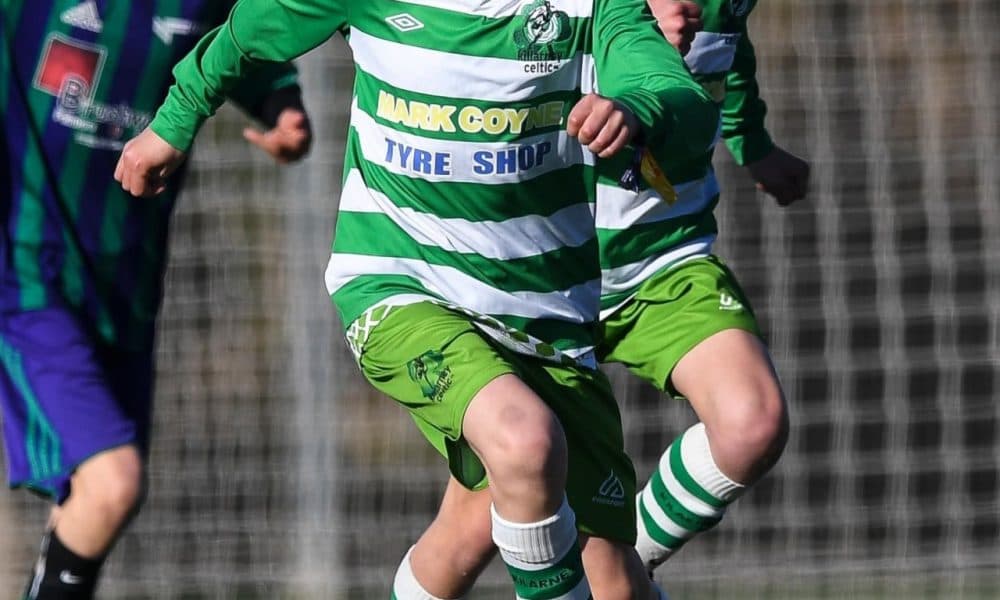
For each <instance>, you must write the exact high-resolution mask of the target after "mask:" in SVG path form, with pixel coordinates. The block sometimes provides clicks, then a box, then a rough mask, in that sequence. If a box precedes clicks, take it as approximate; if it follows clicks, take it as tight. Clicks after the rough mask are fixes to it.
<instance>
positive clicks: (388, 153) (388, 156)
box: [385, 138, 396, 163]
mask: <svg viewBox="0 0 1000 600" xmlns="http://www.w3.org/2000/svg"><path fill="white" fill-rule="evenodd" d="M395 145H396V142H394V141H392V140H390V139H389V138H385V162H387V163H391V162H392V148H393V147H394V146H395Z"/></svg>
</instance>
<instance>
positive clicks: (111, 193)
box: [99, 0, 182, 345]
mask: <svg viewBox="0 0 1000 600" xmlns="http://www.w3.org/2000/svg"><path fill="white" fill-rule="evenodd" d="M181 8H182V2H181V0H157V4H156V14H158V15H176V14H181ZM157 41H158V40H151V42H150V47H149V50H148V51H147V55H146V66H145V67H143V70H142V82H141V83H140V84H139V87H138V89H137V92H136V96H135V100H134V101H133V105H134V106H152V105H154V102H155V100H156V95H157V93H158V92H159V90H158V87H159V85H158V84H159V82H160V81H161V80H162V74H161V73H158V72H157V71H156V70H155V69H154V68H153V66H154V65H157V64H165V63H166V62H167V59H168V58H169V57H170V54H171V52H172V49H171V47H170V46H169V45H167V44H160V43H157ZM174 193H176V192H175V191H173V190H168V191H166V192H164V194H174ZM167 201H169V200H168V199H167V198H164V197H159V198H144V199H142V200H141V201H137V200H136V199H134V198H132V197H131V196H130V195H129V194H126V193H124V191H123V190H122V189H121V188H120V187H119V186H117V185H112V186H111V187H110V188H108V193H107V195H106V196H105V203H106V204H105V206H106V207H107V208H106V209H105V213H104V221H103V222H102V223H101V249H102V251H103V252H105V253H112V252H113V253H115V255H117V254H118V251H119V250H120V248H121V246H122V239H121V230H122V228H123V227H124V223H125V218H126V216H127V214H128V212H129V211H130V210H137V209H138V210H145V211H148V212H149V214H153V215H156V214H158V213H159V211H158V210H157V208H156V207H155V206H154V204H159V203H162V202H167ZM137 202H142V203H143V204H142V206H141V207H137V206H135V205H134V204H135V203H137ZM146 222H147V225H148V229H149V230H148V231H147V232H146V234H145V235H143V237H142V252H143V253H145V255H146V256H147V257H151V256H157V255H159V254H160V253H162V252H163V248H161V247H160V241H159V236H158V235H157V233H158V231H159V230H160V228H162V227H164V226H165V225H164V223H162V222H161V220H160V219H158V218H155V217H154V218H148V219H146ZM105 255H107V254H105ZM147 264H149V263H147ZM108 266H109V267H110V266H111V265H108ZM107 275H108V273H102V276H103V277H102V280H103V281H112V278H109V277H107ZM159 278H160V273H159V272H158V271H157V270H156V269H144V270H143V272H142V273H141V274H140V279H139V282H138V283H137V285H136V288H135V290H134V293H133V296H132V301H131V313H132V315H133V316H140V315H141V316H144V317H148V318H149V320H152V319H154V318H155V317H156V314H155V308H156V306H157V303H158V298H155V297H153V289H154V288H156V287H157V282H158V280H159ZM101 308H102V312H101V316H102V318H100V321H101V323H99V325H100V326H102V330H103V329H109V328H112V327H113V325H112V322H111V319H110V314H108V312H107V307H106V306H102V307H101ZM143 329H144V328H142V327H133V328H132V330H131V331H128V332H125V331H122V332H117V334H118V335H119V336H130V337H132V338H135V339H127V340H125V341H126V343H128V344H130V345H131V344H133V343H139V342H140V341H142V337H141V336H143V335H144V333H145V332H144V331H143Z"/></svg>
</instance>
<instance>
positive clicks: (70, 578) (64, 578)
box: [59, 569, 83, 585]
mask: <svg viewBox="0 0 1000 600" xmlns="http://www.w3.org/2000/svg"><path fill="white" fill-rule="evenodd" d="M59 581H61V582H63V583H65V584H66V585H80V584H81V583H83V577H80V576H78V575H74V574H72V573H70V572H69V571H68V570H65V569H64V570H63V571H62V572H61V573H59Z"/></svg>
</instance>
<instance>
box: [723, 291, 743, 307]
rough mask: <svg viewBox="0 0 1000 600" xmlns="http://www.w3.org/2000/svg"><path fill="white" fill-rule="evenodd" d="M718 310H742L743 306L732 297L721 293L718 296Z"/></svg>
mask: <svg viewBox="0 0 1000 600" xmlns="http://www.w3.org/2000/svg"><path fill="white" fill-rule="evenodd" d="M719 310H743V304H742V303H741V302H740V301H739V300H737V299H736V298H734V297H733V296H731V295H729V294H727V293H726V292H722V293H721V294H719Z"/></svg>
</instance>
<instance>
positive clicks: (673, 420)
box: [0, 0, 1000, 600]
mask: <svg viewBox="0 0 1000 600" xmlns="http://www.w3.org/2000/svg"><path fill="white" fill-rule="evenodd" d="M750 23H751V37H752V39H753V41H754V43H755V45H756V48H757V53H758V59H759V79H760V82H761V84H762V85H761V87H762V90H763V94H764V97H765V98H766V99H767V101H768V103H769V106H770V113H769V116H768V121H767V122H768V126H769V129H770V131H771V132H772V135H773V136H774V138H775V140H776V141H777V142H778V143H779V144H781V145H782V146H783V147H785V148H787V149H789V150H790V151H792V152H794V153H796V154H798V155H800V156H803V157H806V158H807V159H808V160H810V161H811V163H812V168H813V183H812V188H811V191H810V194H809V197H808V199H807V200H806V201H803V202H801V203H800V204H797V205H795V206H794V207H792V208H788V209H781V208H778V207H777V206H775V205H774V204H773V203H772V202H771V200H770V199H769V198H767V197H765V196H763V195H762V194H760V193H758V192H756V191H755V190H754V188H753V186H752V183H751V182H750V180H749V177H748V176H747V174H746V173H745V172H744V171H743V170H742V169H740V168H738V167H736V166H734V165H733V164H732V162H731V160H730V159H729V157H728V155H727V154H726V153H725V152H724V151H721V152H719V153H718V160H717V166H718V170H719V174H720V177H721V180H722V183H723V190H724V191H723V199H722V203H721V206H720V209H719V213H718V214H719V217H720V227H721V232H722V233H721V237H720V242H719V244H718V246H717V251H718V252H719V254H721V256H723V257H724V258H725V259H726V260H727V261H728V262H729V263H730V265H731V266H733V267H734V269H735V271H736V273H737V274H738V275H739V277H740V279H741V281H742V283H743V285H744V287H745V289H746V291H747V293H748V294H749V295H750V297H751V299H752V300H753V301H754V303H755V307H756V309H757V313H758V316H759V317H760V319H761V321H762V325H763V327H764V330H765V332H766V335H767V338H768V341H769V343H770V345H771V348H772V351H773V355H774V359H775V363H776V366H777V370H778V372H779V374H780V375H781V378H782V380H783V382H784V385H785V390H786V394H787V397H788V399H789V401H790V404H791V409H792V419H793V430H792V436H791V441H790V443H789V445H788V448H787V450H786V452H785V455H784V457H783V458H782V460H781V462H780V463H779V465H778V467H777V468H776V469H775V470H774V471H773V472H772V473H771V474H770V475H769V476H768V477H767V478H766V479H765V480H764V481H762V482H761V483H760V484H759V485H757V486H756V488H754V489H753V490H752V491H751V492H750V493H749V494H748V495H747V496H745V497H744V498H743V499H742V500H741V501H739V502H738V503H737V504H736V505H734V506H733V507H732V508H731V509H730V512H729V515H728V516H727V518H726V519H725V520H724V521H723V522H722V524H721V525H720V526H719V527H718V528H716V529H715V530H714V531H713V532H711V533H709V534H707V535H703V536H701V537H700V538H698V539H696V540H695V541H694V542H692V543H691V544H689V545H688V547H687V548H685V549H684V550H683V551H682V552H681V553H680V554H679V555H678V556H676V557H675V558H674V559H673V560H671V561H670V562H669V563H668V564H667V565H666V566H665V567H663V568H661V569H660V571H658V578H659V579H660V581H662V582H663V583H664V585H665V587H666V588H667V590H668V591H669V592H670V593H671V594H672V595H673V596H674V597H675V599H677V600H680V599H690V598H695V599H701V598H706V599H707V598H761V599H764V598H766V599H769V600H770V599H774V598H795V599H800V598H831V599H832V598H872V599H876V598H907V599H918V598H983V599H986V598H997V597H1000V566H998V565H1000V423H998V420H1000V402H998V399H1000V380H998V367H1000V345H998V341H1000V340H998V336H1000V270H998V268H997V264H998V261H1000V168H998V166H997V162H998V153H1000V141H998V140H1000V83H998V78H1000V2H997V0H934V1H930V0H879V1H875V2H873V1H871V0H810V1H806V0H761V2H760V3H759V6H758V8H757V9H756V11H755V13H754V15H753V16H752V17H751V20H750ZM301 69H302V73H303V80H304V87H305V89H306V90H307V104H308V108H309V109H310V111H311V114H312V119H313V124H314V128H315V132H316V136H317V143H316V144H315V146H314V149H313V152H312V155H311V157H310V158H309V159H308V160H307V161H306V163H305V164H304V165H301V166H296V167H293V168H290V169H281V170H279V169H277V168H275V167H273V166H272V165H271V164H269V163H268V161H267V160H266V159H264V158H263V157H262V156H261V155H259V154H257V153H255V152H253V151H251V149H250V148H249V147H248V146H247V145H246V144H245V143H244V142H243V140H242V139H241V137H240V135H239V134H240V130H241V129H242V127H243V126H244V124H245V118H244V117H243V116H242V115H240V114H238V113H236V112H235V111H224V112H223V114H222V115H220V117H219V118H217V119H215V120H214V121H213V122H212V123H211V124H210V126H208V127H207V128H206V129H205V130H204V132H203V133H202V134H201V138H200V140H199V143H198V146H197V152H196V154H195V157H194V161H193V168H192V173H191V177H190V178H189V181H188V189H187V191H186V193H185V194H184V195H183V197H182V199H181V202H180V207H179V210H178V213H177V215H176V218H175V220H174V226H173V253H172V265H171V268H170V270H169V273H168V276H167V279H168V282H167V283H168V285H167V296H166V299H165V302H164V307H163V313H162V319H161V322H160V323H161V325H160V337H159V346H158V353H157V354H158V361H159V369H158V384H157V397H156V402H157V408H156V431H155V444H154V447H153V452H152V466H151V479H152V481H151V485H152V490H151V496H150V499H149V502H148V504H147V505H146V508H145V510H144V512H143V513H142V514H141V515H140V517H139V518H138V520H137V521H136V522H135V523H134V525H133V527H132V528H131V529H130V530H129V532H128V533H127V534H126V535H125V537H124V538H123V540H122V541H121V543H120V544H119V546H118V549H117V551H116V552H115V553H114V555H113V560H112V561H111V562H110V563H109V565H108V568H107V570H106V577H105V579H104V583H103V586H102V590H101V591H102V597H103V598H109V599H123V598H136V599H138V598H158V599H159V598H162V599H192V600H193V599H203V598H204V599H208V598H217V599H233V598H237V599H249V600H254V599H258V598H289V599H313V598H334V599H341V598H343V599H346V598H351V599H356V598H364V599H377V598H383V599H384V598H388V596H389V587H390V584H391V581H392V576H393V573H394V571H395V568H396V566H397V564H398V562H399V559H400V558H401V556H402V555H403V553H404V552H405V550H406V548H407V547H408V546H409V545H410V544H412V543H413V541H414V540H415V539H416V537H417V536H418V535H419V533H420V532H421V531H422V529H423V528H424V527H425V526H426V525H427V524H428V523H429V522H430V520H431V518H432V516H433V514H434V511H435V509H436V506H437V501H438V499H439V497H440V494H441V491H442V490H443V482H444V480H445V476H446V473H445V468H444V465H443V462H442V461H441V460H440V459H439V458H437V457H436V456H435V455H433V454H432V452H431V451H430V450H429V448H428V447H426V444H425V443H424V442H423V440H422V438H421V437H420V436H419V434H418V433H417V431H416V429H415V428H414V427H413V426H412V424H411V422H410V421H409V419H408V417H407V416H406V415H405V414H404V412H403V411H402V410H401V409H400V408H398V406H397V405H395V404H394V403H393V402H391V401H390V400H388V399H386V398H383V397H380V396H379V395H378V394H376V393H374V392H373V390H372V389H371V388H370V387H369V386H368V385H367V384H366V383H365V382H364V381H363V380H362V379H361V377H360V375H359V373H358V371H357V368H356V367H355V365H354V362H353V360H352V359H351V357H350V354H349V353H348V351H347V348H346V345H345V343H344V342H343V339H342V336H341V329H340V325H339V324H338V323H336V319H335V316H334V311H333V309H332V308H331V307H330V305H329V300H328V298H327V296H326V292H325V289H324V284H323V276H322V275H323V270H324V267H325V265H326V261H327V257H328V253H329V245H330V240H331V232H332V230H333V224H334V220H335V211H336V199H337V193H338V191H339V182H340V171H341V168H342V148H343V142H344V135H345V131H346V116H347V109H348V106H349V102H350V96H351V82H352V76H353V70H352V67H351V63H350V58H349V54H348V52H347V50H346V45H345V44H344V43H343V41H342V40H335V41H333V42H330V43H328V44H327V45H325V46H323V47H322V48H320V49H319V50H317V51H315V52H314V53H312V54H311V55H309V56H308V57H306V58H305V59H304V60H302V61H301ZM609 372H610V374H611V375H612V377H613V379H614V381H615V389H616V392H617V394H618V396H619V398H620V400H621V402H622V405H623V409H624V414H625V419H626V428H627V432H626V433H627V439H628V441H629V448H630V451H631V452H632V453H633V456H634V458H635V460H636V464H637V468H638V472H639V474H640V478H641V479H644V477H645V476H646V475H648V473H649V472H650V470H651V469H652V468H653V465H654V462H655V460H656V458H657V457H658V455H659V453H660V452H661V451H662V449H663V447H664V446H665V445H666V444H667V443H668V442H669V440H671V439H672V438H673V437H674V436H676V435H677V434H678V433H679V432H681V431H683V430H684V429H685V428H687V427H688V426H689V425H690V424H691V423H693V422H694V417H693V413H692V412H691V411H690V409H689V407H688V406H687V405H686V404H684V403H681V402H676V401H668V400H665V399H663V398H661V397H659V395H658V394H657V393H656V392H655V391H654V390H652V389H651V388H648V387H645V386H642V385H639V384H637V383H636V381H635V380H634V379H632V378H631V377H629V376H628V375H627V374H626V373H625V372H624V371H622V370H620V369H614V368H613V369H610V371H609ZM45 514H46V505H45V503H44V502H42V501H40V500H37V499H35V498H32V497H29V496H28V495H27V494H23V493H17V494H13V493H2V494H0V556H2V557H3V558H2V560H0V590H3V591H0V597H5V598H6V597H11V598H13V597H14V596H13V595H14V594H16V593H17V592H18V591H19V590H20V589H21V586H22V584H23V583H24V577H25V574H26V569H27V567H28V565H29V563H30V562H31V560H32V558H33V556H34V554H35V552H36V548H35V545H36V544H37V541H38V538H39V533H40V531H41V529H42V527H43V523H44V519H45ZM8 594H9V595H8ZM511 595H512V592H511V589H510V586H509V584H508V583H507V579H506V576H505V574H504V572H503V571H502V569H500V568H499V567H498V566H497V565H494V568H493V569H491V570H490V571H489V573H488V574H487V575H486V576H485V577H484V578H483V580H482V581H481V583H480V585H479V586H478V587H477V589H476V590H475V591H474V593H473V595H472V598H477V599H478V598H486V599H491V598H510V597H511Z"/></svg>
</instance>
